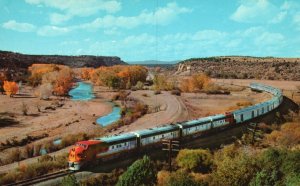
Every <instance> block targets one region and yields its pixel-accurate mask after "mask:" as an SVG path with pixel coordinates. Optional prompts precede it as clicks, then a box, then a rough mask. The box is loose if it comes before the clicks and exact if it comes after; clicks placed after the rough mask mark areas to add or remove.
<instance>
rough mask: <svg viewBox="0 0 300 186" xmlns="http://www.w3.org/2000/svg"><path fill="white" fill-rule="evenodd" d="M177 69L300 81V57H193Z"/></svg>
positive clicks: (218, 75)
mask: <svg viewBox="0 0 300 186" xmlns="http://www.w3.org/2000/svg"><path fill="white" fill-rule="evenodd" d="M175 70H176V71H177V72H176V73H177V74H179V75H189V74H193V73H198V72H204V73H206V74H208V75H209V76H211V77H213V78H226V79H228V78H231V79H267V80H293V81H300V58H274V57H240V56H227V57H210V58H192V59H188V60H184V61H181V62H180V63H178V64H177V65H176V66H175Z"/></svg>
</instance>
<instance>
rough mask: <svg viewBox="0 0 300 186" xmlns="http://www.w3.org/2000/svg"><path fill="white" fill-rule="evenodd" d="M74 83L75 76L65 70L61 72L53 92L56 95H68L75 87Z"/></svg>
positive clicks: (68, 70)
mask: <svg viewBox="0 0 300 186" xmlns="http://www.w3.org/2000/svg"><path fill="white" fill-rule="evenodd" d="M72 81H73V76H72V72H71V71H70V69H63V70H61V71H59V73H58V76H57V78H56V80H55V83H54V87H53V92H54V93H55V95H58V96H64V95H66V94H67V93H68V92H69V90H70V89H71V88H72V86H73V82H72Z"/></svg>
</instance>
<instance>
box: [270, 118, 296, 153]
mask: <svg viewBox="0 0 300 186" xmlns="http://www.w3.org/2000/svg"><path fill="white" fill-rule="evenodd" d="M265 141H266V142H267V143H268V144H271V145H273V146H282V147H293V146H296V145H298V144H299V143H300V125H299V123H297V122H292V123H286V124H284V125H282V126H281V127H280V130H279V131H278V130H275V131H273V132H272V133H271V134H268V135H267V136H266V139H265Z"/></svg>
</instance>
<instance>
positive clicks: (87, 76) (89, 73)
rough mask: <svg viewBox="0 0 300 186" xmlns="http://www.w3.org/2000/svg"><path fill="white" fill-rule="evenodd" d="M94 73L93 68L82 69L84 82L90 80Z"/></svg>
mask: <svg viewBox="0 0 300 186" xmlns="http://www.w3.org/2000/svg"><path fill="white" fill-rule="evenodd" d="M93 73H94V69H93V68H82V69H81V78H82V79H84V80H90V79H91V77H92V74H93Z"/></svg>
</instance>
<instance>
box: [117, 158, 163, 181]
mask: <svg viewBox="0 0 300 186" xmlns="http://www.w3.org/2000/svg"><path fill="white" fill-rule="evenodd" d="M156 175H157V171H156V169H155V167H154V165H153V163H152V162H151V160H150V158H149V157H148V156H144V157H143V159H140V160H137V161H135V162H134V163H133V164H132V165H131V166H130V167H129V168H128V169H127V171H126V172H125V173H124V174H122V176H120V178H119V181H118V183H117V185H118V186H141V185H154V184H155V182H156Z"/></svg>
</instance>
